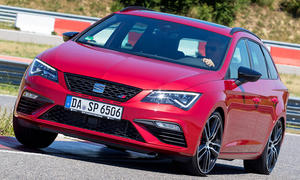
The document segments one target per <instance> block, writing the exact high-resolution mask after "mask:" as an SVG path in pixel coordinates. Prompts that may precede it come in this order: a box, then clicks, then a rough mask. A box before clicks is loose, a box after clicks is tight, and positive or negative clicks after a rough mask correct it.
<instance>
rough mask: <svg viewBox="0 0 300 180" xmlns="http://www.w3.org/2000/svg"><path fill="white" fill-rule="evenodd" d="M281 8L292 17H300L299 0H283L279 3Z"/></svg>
mask: <svg viewBox="0 0 300 180" xmlns="http://www.w3.org/2000/svg"><path fill="white" fill-rule="evenodd" d="M281 7H282V9H283V10H285V11H287V12H289V13H290V14H292V15H293V16H294V17H300V1H299V0H284V1H283V2H282V3H281Z"/></svg>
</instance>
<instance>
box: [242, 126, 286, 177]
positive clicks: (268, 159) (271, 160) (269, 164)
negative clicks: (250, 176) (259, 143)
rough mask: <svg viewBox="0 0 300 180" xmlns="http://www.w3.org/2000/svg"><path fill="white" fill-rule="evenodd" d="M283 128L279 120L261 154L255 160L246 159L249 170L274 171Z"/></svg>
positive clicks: (267, 172)
mask: <svg viewBox="0 0 300 180" xmlns="http://www.w3.org/2000/svg"><path fill="white" fill-rule="evenodd" d="M283 128H284V127H283V123H282V121H281V120H279V121H277V123H276V125H275V126H274V128H273V130H272V133H271V135H270V137H269V139H268V142H267V144H266V146H265V148H264V151H263V153H262V154H261V156H260V157H259V158H258V159H254V160H244V168H245V170H246V171H247V172H250V173H258V174H266V175H269V174H270V173H271V172H272V170H273V169H274V167H275V164H276V162H277V159H278V155H279V152H280V147H281V142H282V137H283V132H284V131H283V130H284V129H283Z"/></svg>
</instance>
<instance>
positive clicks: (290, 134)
mask: <svg viewBox="0 0 300 180" xmlns="http://www.w3.org/2000/svg"><path fill="white" fill-rule="evenodd" d="M285 135H289V136H300V134H292V133H285Z"/></svg>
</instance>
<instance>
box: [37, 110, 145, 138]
mask: <svg viewBox="0 0 300 180" xmlns="http://www.w3.org/2000/svg"><path fill="white" fill-rule="evenodd" d="M39 119H45V120H49V121H54V122H58V123H62V124H66V125H70V126H75V127H79V128H83V129H88V130H92V131H97V132H101V133H105V134H111V135H115V136H121V137H125V138H129V139H134V140H136V141H142V142H144V139H143V138H142V137H141V135H140V134H139V133H138V131H137V130H136V128H135V127H134V126H133V124H132V123H131V122H130V121H127V120H109V119H106V118H100V117H94V116H90V115H86V114H82V113H79V112H75V111H70V110H68V109H65V108H64V107H63V106H54V107H53V108H51V109H50V110H49V111H47V112H46V113H45V114H43V115H42V116H40V117H39Z"/></svg>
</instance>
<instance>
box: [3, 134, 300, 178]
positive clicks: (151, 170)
mask: <svg viewBox="0 0 300 180" xmlns="http://www.w3.org/2000/svg"><path fill="white" fill-rule="evenodd" d="M299 147H300V136H298V135H291V134H288V135H286V138H285V141H284V143H283V147H282V149H281V152H280V156H279V160H278V162H277V165H276V167H275V169H274V171H273V172H272V174H271V175H269V176H266V175H258V174H251V173H246V172H245V171H244V169H243V166H242V161H241V160H234V161H224V160H218V163H217V165H216V167H215V169H214V170H213V172H212V173H211V174H210V175H209V176H208V178H207V179H272V180H273V179H299V177H298V176H299V174H300V167H299V164H300V157H299V153H300V150H299ZM0 159H1V163H0V179H198V178H199V177H194V176H189V175H186V174H184V172H183V171H181V170H180V169H178V168H176V167H175V166H174V165H173V164H172V163H171V161H170V160H169V159H159V158H156V157H154V156H150V155H146V154H140V153H135V152H131V151H126V152H122V151H117V150H112V149H109V148H107V147H105V146H103V145H100V144H95V143H91V142H87V141H78V140H73V139H69V138H66V137H64V136H59V138H57V140H56V141H55V142H54V143H53V144H52V145H51V146H49V147H48V148H44V149H41V150H32V149H29V148H26V147H24V146H22V145H21V144H19V143H18V142H17V140H16V139H15V138H13V137H5V136H2V137H1V136H0Z"/></svg>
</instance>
